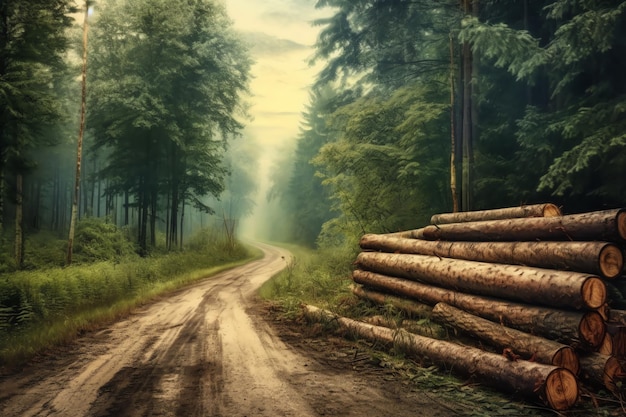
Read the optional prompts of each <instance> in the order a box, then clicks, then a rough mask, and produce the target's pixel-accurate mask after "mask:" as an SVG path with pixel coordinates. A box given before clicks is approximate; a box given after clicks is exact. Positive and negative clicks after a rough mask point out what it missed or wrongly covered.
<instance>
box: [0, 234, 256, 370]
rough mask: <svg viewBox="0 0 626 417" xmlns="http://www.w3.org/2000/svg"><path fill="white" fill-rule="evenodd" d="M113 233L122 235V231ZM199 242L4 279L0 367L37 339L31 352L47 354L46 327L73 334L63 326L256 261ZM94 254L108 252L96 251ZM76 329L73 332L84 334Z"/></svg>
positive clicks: (221, 245) (216, 243)
mask: <svg viewBox="0 0 626 417" xmlns="http://www.w3.org/2000/svg"><path fill="white" fill-rule="evenodd" d="M103 224H104V223H103ZM84 227H85V230H93V229H94V228H98V227H101V228H106V226H104V227H103V226H102V225H98V224H97V223H95V222H87V224H86V225H84ZM110 233H112V234H113V235H116V234H119V231H117V232H116V231H111V232H110ZM114 240H115V239H114ZM198 241H200V242H202V244H199V245H197V246H195V247H196V248H197V250H193V251H187V252H183V253H174V254H169V255H164V256H158V257H148V258H139V257H137V256H135V257H126V258H119V259H118V260H117V261H100V262H95V263H90V264H86V265H79V264H74V265H72V266H71V267H68V268H42V269H38V270H34V271H20V272H14V273H7V274H3V275H0V364H1V363H2V362H4V361H6V360H8V359H10V358H11V357H12V355H13V354H14V353H15V352H17V353H18V354H20V355H21V354H24V348H23V347H22V348H19V349H18V346H17V345H20V346H21V345H22V344H26V345H28V344H29V343H30V342H32V341H33V338H34V337H35V338H36V340H37V341H38V342H37V343H39V342H41V345H37V346H33V347H30V348H28V349H33V348H34V350H36V349H41V348H45V347H46V344H48V343H50V340H48V339H46V338H43V339H46V340H43V339H41V340H40V339H39V338H37V337H36V335H37V333H39V332H42V331H43V333H44V334H45V333H46V331H44V330H43V329H45V328H46V327H54V328H56V330H55V332H61V333H63V332H66V331H68V330H67V329H65V330H64V327H63V326H62V325H59V323H65V322H67V323H68V324H72V326H73V325H74V323H75V321H76V320H78V318H79V317H80V316H81V315H82V314H86V313H89V312H93V311H96V310H98V309H102V310H103V311H106V310H109V309H111V308H112V307H113V306H115V305H117V304H120V305H122V306H127V305H131V304H136V303H138V302H143V301H145V300H146V299H149V298H150V297H153V296H154V295H155V294H158V293H159V292H163V291H166V290H168V289H173V288H175V287H176V286H180V285H183V284H185V283H188V282H190V281H193V280H194V279H198V278H201V277H202V276H206V274H208V272H207V271H208V269H209V268H215V267H217V266H220V265H227V264H230V263H233V262H237V261H239V260H242V259H245V258H248V257H250V254H249V253H248V251H247V250H246V249H245V248H244V247H243V246H241V245H239V244H237V245H236V247H235V248H234V249H232V248H230V247H228V245H226V243H225V242H224V241H223V240H221V239H215V238H207V237H206V236H204V237H199V238H198ZM105 246H106V245H105ZM121 246H122V247H123V248H124V250H126V249H127V248H126V247H125V246H124V245H121ZM118 249H119V248H118ZM94 253H95V254H99V253H102V252H101V251H100V250H95V251H94ZM78 321H80V320H78ZM72 326H70V327H69V331H70V332H72V331H74V332H75V331H77V330H78V329H75V328H73V327H72ZM82 326H86V324H82ZM50 337H52V338H53V339H54V337H55V336H54V335H53V334H52V335H50ZM56 337H58V336H56ZM28 349H27V350H28ZM29 351H30V350H29ZM12 352H13V353H12ZM20 352H21V353H20ZM31 353H32V352H31Z"/></svg>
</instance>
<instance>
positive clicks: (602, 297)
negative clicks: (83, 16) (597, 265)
mask: <svg viewBox="0 0 626 417" xmlns="http://www.w3.org/2000/svg"><path fill="white" fill-rule="evenodd" d="M581 295H582V299H583V301H584V303H585V306H586V307H588V308H591V309H596V308H600V307H602V306H603V305H604V303H606V286H605V285H604V282H602V280H601V279H600V278H597V277H590V278H587V280H586V281H585V282H584V283H583V286H582V294H581Z"/></svg>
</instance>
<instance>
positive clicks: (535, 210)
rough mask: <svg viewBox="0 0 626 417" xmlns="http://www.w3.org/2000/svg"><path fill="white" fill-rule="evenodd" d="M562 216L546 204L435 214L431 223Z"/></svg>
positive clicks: (553, 207) (552, 205) (557, 209)
mask: <svg viewBox="0 0 626 417" xmlns="http://www.w3.org/2000/svg"><path fill="white" fill-rule="evenodd" d="M561 215H562V214H561V210H560V209H559V208H558V207H557V206H555V205H554V204H551V203H545V204H533V205H529V206H520V207H507V208H500V209H493V210H479V211H466V212H462V213H441V214H434V215H433V216H432V217H431V218H430V222H431V223H432V224H448V223H463V222H476V221H483V220H503V219H514V218H521V217H554V216H561Z"/></svg>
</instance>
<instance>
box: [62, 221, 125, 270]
mask: <svg viewBox="0 0 626 417" xmlns="http://www.w3.org/2000/svg"><path fill="white" fill-rule="evenodd" d="M135 254H136V248H135V246H134V244H133V243H132V242H131V241H130V240H129V239H128V238H127V236H126V234H125V233H124V230H123V229H120V228H118V227H117V226H116V225H115V224H113V223H108V222H106V221H103V220H102V219H98V218H95V217H87V218H84V219H81V220H80V221H79V222H78V224H77V225H76V235H75V236H74V260H75V261H76V262H95V261H103V260H118V259H120V258H123V257H126V256H131V255H135Z"/></svg>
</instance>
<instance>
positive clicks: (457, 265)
mask: <svg viewBox="0 0 626 417" xmlns="http://www.w3.org/2000/svg"><path fill="white" fill-rule="evenodd" d="M356 264H357V265H358V267H359V268H362V269H366V270H369V271H373V272H380V273H382V274H385V275H391V276H396V277H403V278H409V279H416V280H421V281H423V282H428V283H431V284H434V285H439V286H442V287H448V288H454V289H458V290H461V291H464V292H470V293H474V294H480V295H491V296H495V297H500V298H505V299H511V300H519V301H525V302H528V303H532V304H543V305H547V306H552V307H570V308H583V307H586V308H590V309H595V308H598V307H600V306H602V305H603V304H604V303H605V302H606V288H605V286H604V283H603V282H602V280H601V279H600V278H597V277H594V276H591V275H588V274H583V273H579V272H568V271H556V270H551V269H540V268H531V267H525V266H517V265H505V264H490V263H486V262H474V261H464V260H458V259H449V258H439V257H436V256H426V255H406V254H394V253H375V252H361V253H360V254H359V255H358V256H357V259H356Z"/></svg>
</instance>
